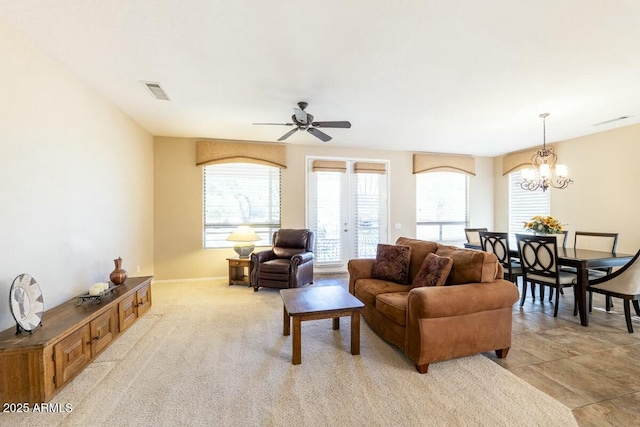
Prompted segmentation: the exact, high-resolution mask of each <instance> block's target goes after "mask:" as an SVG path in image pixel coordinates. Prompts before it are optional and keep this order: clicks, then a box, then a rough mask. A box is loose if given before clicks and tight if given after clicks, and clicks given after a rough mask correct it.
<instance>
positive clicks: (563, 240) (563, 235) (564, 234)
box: [556, 230, 569, 248]
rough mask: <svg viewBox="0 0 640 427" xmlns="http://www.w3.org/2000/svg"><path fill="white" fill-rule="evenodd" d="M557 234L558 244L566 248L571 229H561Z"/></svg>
mask: <svg viewBox="0 0 640 427" xmlns="http://www.w3.org/2000/svg"><path fill="white" fill-rule="evenodd" d="M556 236H557V237H558V246H561V247H563V248H566V247H567V240H569V231H568V230H564V231H561V232H560V233H558V234H556Z"/></svg>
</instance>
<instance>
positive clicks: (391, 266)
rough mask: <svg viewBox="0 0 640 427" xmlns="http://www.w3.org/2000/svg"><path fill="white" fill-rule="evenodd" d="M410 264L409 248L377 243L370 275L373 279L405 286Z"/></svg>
mask: <svg viewBox="0 0 640 427" xmlns="http://www.w3.org/2000/svg"><path fill="white" fill-rule="evenodd" d="M410 262H411V248H410V247H409V246H400V245H385V244H382V243H379V244H378V250H377V252H376V260H375V262H374V263H373V269H372V271H371V275H372V276H373V278H374V279H381V280H388V281H390V282H395V283H399V284H401V285H406V284H407V281H408V280H409V263H410Z"/></svg>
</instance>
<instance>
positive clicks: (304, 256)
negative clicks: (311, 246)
mask: <svg viewBox="0 0 640 427" xmlns="http://www.w3.org/2000/svg"><path fill="white" fill-rule="evenodd" d="M313 258H314V256H313V252H304V253H301V254H297V255H294V256H292V257H291V265H300V264H304V263H307V262H309V261H313Z"/></svg>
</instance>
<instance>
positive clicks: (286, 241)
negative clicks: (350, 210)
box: [250, 228, 314, 292]
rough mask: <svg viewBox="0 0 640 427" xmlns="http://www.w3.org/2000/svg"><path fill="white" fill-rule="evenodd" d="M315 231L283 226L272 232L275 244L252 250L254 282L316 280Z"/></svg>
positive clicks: (275, 284)
mask: <svg viewBox="0 0 640 427" xmlns="http://www.w3.org/2000/svg"><path fill="white" fill-rule="evenodd" d="M313 243H314V234H313V232H312V231H311V230H307V229H287V228H282V229H280V230H278V231H276V232H275V233H274V234H273V247H272V248H271V249H269V250H265V251H260V252H254V253H253V254H251V276H250V281H251V286H253V290H254V291H256V292H257V291H258V289H259V288H260V287H267V288H279V289H287V288H298V287H302V286H305V285H308V284H311V283H313V260H314V255H313Z"/></svg>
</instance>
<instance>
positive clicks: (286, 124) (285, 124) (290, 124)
mask: <svg viewBox="0 0 640 427" xmlns="http://www.w3.org/2000/svg"><path fill="white" fill-rule="evenodd" d="M251 124H252V125H277V126H293V123H251Z"/></svg>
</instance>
